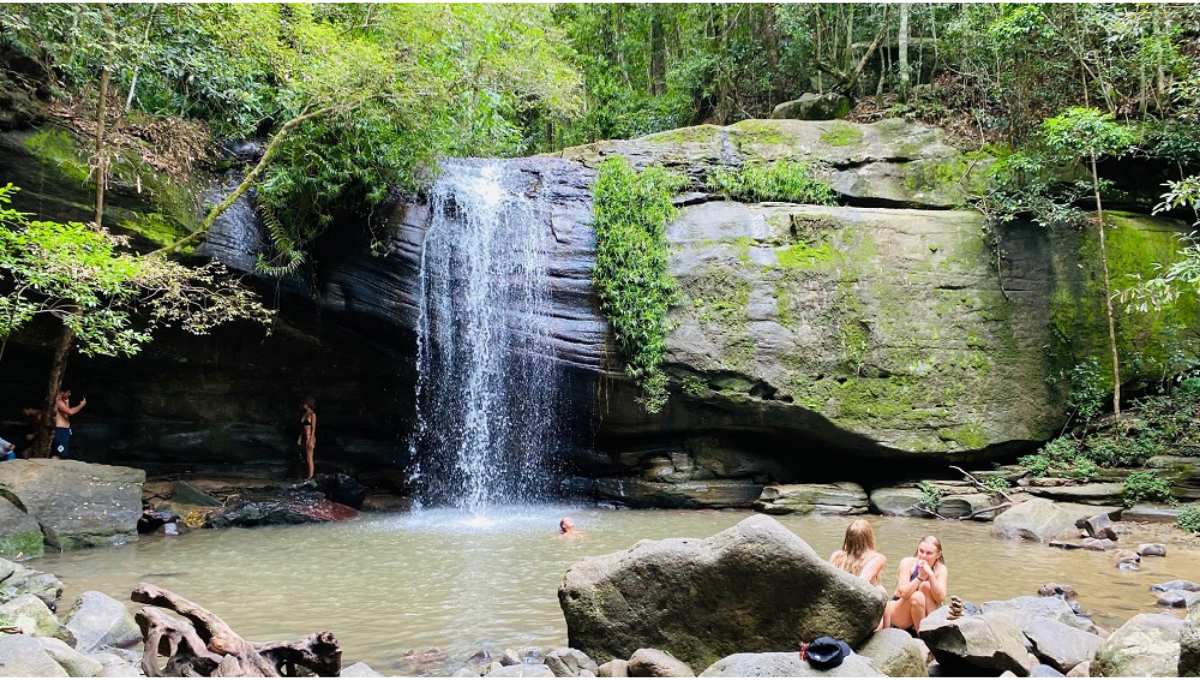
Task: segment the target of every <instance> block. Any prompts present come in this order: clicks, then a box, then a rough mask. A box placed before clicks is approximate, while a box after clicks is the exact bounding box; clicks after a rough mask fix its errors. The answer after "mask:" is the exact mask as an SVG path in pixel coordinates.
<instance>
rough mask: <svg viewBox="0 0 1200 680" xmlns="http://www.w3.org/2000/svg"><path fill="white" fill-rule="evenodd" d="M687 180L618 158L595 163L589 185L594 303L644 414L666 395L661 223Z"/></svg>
mask: <svg viewBox="0 0 1200 680" xmlns="http://www.w3.org/2000/svg"><path fill="white" fill-rule="evenodd" d="M685 184H686V180H685V179H684V178H682V177H679V176H677V175H673V174H671V173H669V172H667V171H666V170H664V169H663V168H661V167H659V166H654V167H650V168H647V169H646V170H644V171H642V172H637V171H635V170H634V169H633V168H632V167H630V165H629V163H628V162H626V161H625V159H623V158H610V159H608V160H606V161H604V163H602V164H601V165H600V167H599V169H598V172H597V175H596V183H595V184H594V185H593V186H592V200H593V206H594V208H593V210H594V217H593V221H592V227H593V228H594V229H595V231H596V268H595V270H594V271H593V273H592V280H593V282H594V283H595V285H596V290H597V291H598V292H599V294H600V310H601V311H602V312H603V313H604V315H605V317H607V318H608V322H609V325H610V327H611V328H612V337H613V343H614V344H615V345H616V349H617V352H618V354H619V355H620V356H621V358H622V359H624V361H625V372H626V374H628V375H629V377H630V378H632V379H633V380H634V381H635V382H636V383H637V384H638V386H639V387H641V389H642V396H641V398H640V399H639V401H640V402H641V404H642V406H643V407H644V408H645V409H646V411H647V412H649V413H657V412H659V411H660V410H662V407H663V405H664V404H666V401H667V376H666V374H665V373H663V371H662V362H663V356H664V354H665V350H666V335H667V321H666V318H667V309H668V307H670V305H671V303H672V301H674V299H675V296H676V289H675V281H674V280H673V279H672V278H671V276H670V274H668V273H667V260H668V249H667V238H666V228H667V224H669V223H670V222H671V220H673V219H674V218H675V216H676V214H677V211H676V209H675V206H674V205H673V204H672V203H671V197H672V196H673V195H674V194H676V193H677V192H678V191H679V190H680V189H682V188H683V186H684V185H685Z"/></svg>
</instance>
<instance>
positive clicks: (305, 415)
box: [296, 397, 317, 479]
mask: <svg viewBox="0 0 1200 680" xmlns="http://www.w3.org/2000/svg"><path fill="white" fill-rule="evenodd" d="M300 407H301V408H302V409H303V411H302V412H301V414H300V437H299V438H298V439H296V444H297V445H299V446H300V450H302V451H303V452H304V459H305V461H306V462H307V463H308V476H307V477H305V479H312V478H313V449H314V448H316V446H317V411H316V408H317V401H316V400H315V399H313V398H312V397H305V398H304V401H303V402H301V404H300Z"/></svg>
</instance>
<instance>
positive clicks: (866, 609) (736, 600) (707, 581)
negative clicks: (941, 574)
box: [558, 515, 885, 668]
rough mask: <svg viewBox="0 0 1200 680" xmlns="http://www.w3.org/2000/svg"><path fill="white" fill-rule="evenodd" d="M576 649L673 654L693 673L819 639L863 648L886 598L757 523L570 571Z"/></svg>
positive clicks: (773, 525) (566, 609)
mask: <svg viewBox="0 0 1200 680" xmlns="http://www.w3.org/2000/svg"><path fill="white" fill-rule="evenodd" d="M558 599H559V603H560V604H561V605H562V609H563V615H564V617H565V618H566V622H567V635H568V638H569V640H570V644H571V646H572V647H575V648H577V649H581V650H583V651H584V652H586V653H587V654H588V655H589V656H591V657H592V658H600V659H611V658H619V659H627V658H629V657H630V655H632V654H633V652H635V651H636V650H638V649H641V648H643V647H647V646H653V647H658V648H662V649H669V650H670V651H671V653H672V654H674V655H675V656H676V658H678V659H680V660H681V661H683V662H685V663H687V664H689V665H690V666H692V667H693V668H697V667H707V666H708V665H710V664H712V663H713V662H715V661H716V660H717V659H720V658H722V657H724V656H727V655H729V654H734V653H737V652H746V651H750V652H755V651H769V650H777V649H788V648H792V647H794V646H795V644H796V640H797V639H806V640H812V639H815V638H817V637H820V636H822V635H829V636H831V637H835V638H839V639H842V640H846V641H847V642H851V643H854V642H858V641H859V640H861V639H863V638H864V637H866V636H867V635H869V634H870V633H871V631H872V630H873V629H874V628H875V625H876V624H877V623H878V622H879V619H880V617H881V616H882V614H883V605H884V600H885V597H884V595H883V593H882V592H881V591H879V590H878V589H876V588H873V587H871V585H870V584H868V583H867V582H866V581H863V580H862V579H859V578H856V577H853V576H851V575H849V574H846V573H845V572H842V571H840V570H838V569H835V568H833V567H832V566H830V565H829V563H828V562H826V561H825V560H824V559H822V558H821V556H819V555H817V554H816V553H815V552H814V551H813V549H812V548H810V547H809V546H808V544H807V543H805V542H804V541H803V540H801V539H800V538H799V537H798V536H796V535H795V534H793V533H792V532H790V531H788V530H787V529H786V528H784V527H783V526H782V525H781V524H779V522H777V521H775V520H774V519H771V518H770V517H767V516H765V515H754V516H751V517H749V518H747V519H745V520H743V521H742V522H740V523H738V524H737V525H736V526H734V527H732V528H730V529H727V530H725V531H722V532H720V533H718V534H716V535H715V536H712V537H710V538H707V539H703V540H699V539H682V538H677V539H666V540H662V541H641V542H639V543H638V544H637V545H635V546H634V547H633V548H631V549H630V550H626V551H624V552H620V553H614V554H611V555H604V556H599V557H591V558H587V559H584V560H581V561H579V562H576V563H575V564H573V565H571V567H570V569H568V570H567V573H566V576H565V578H564V579H563V583H562V586H560V588H559V591H558Z"/></svg>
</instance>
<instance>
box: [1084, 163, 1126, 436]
mask: <svg viewBox="0 0 1200 680" xmlns="http://www.w3.org/2000/svg"><path fill="white" fill-rule="evenodd" d="M1091 160H1092V187H1093V188H1094V189H1095V191H1096V218H1097V220H1098V221H1099V224H1100V264H1101V269H1102V270H1103V272H1104V311H1105V313H1106V314H1107V315H1108V348H1109V350H1111V352H1112V370H1113V415H1115V416H1116V417H1117V418H1120V417H1121V358H1120V355H1119V354H1118V353H1117V324H1116V320H1115V316H1114V314H1113V302H1112V288H1111V286H1110V285H1109V282H1108V246H1107V245H1105V242H1104V209H1103V206H1101V204H1100V178H1099V176H1098V175H1097V173H1096V154H1094V153H1093V154H1092V158H1091Z"/></svg>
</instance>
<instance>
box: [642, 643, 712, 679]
mask: <svg viewBox="0 0 1200 680" xmlns="http://www.w3.org/2000/svg"><path fill="white" fill-rule="evenodd" d="M626 670H627V671H628V673H629V677H631V678H694V677H696V672H695V671H693V670H692V667H691V666H689V665H687V664H686V663H684V662H682V661H680V660H679V659H676V658H675V657H673V656H671V655H670V654H667V653H666V652H664V651H662V650H660V649H650V648H645V649H639V650H637V651H636V652H634V653H633V656H630V657H629V665H628V666H627V667H626Z"/></svg>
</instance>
